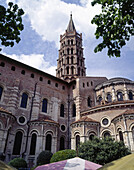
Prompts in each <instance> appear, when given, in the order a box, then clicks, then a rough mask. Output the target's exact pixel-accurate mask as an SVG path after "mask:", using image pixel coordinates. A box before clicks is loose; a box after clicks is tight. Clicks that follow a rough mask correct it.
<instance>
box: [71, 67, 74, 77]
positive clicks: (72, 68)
mask: <svg viewBox="0 0 134 170" xmlns="http://www.w3.org/2000/svg"><path fill="white" fill-rule="evenodd" d="M71 72H72V75H73V74H74V67H73V66H72V67H71Z"/></svg>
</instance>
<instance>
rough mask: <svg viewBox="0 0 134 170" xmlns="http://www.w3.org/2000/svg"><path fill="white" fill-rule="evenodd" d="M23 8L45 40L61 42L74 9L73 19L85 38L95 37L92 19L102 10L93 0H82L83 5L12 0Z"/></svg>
mask: <svg viewBox="0 0 134 170" xmlns="http://www.w3.org/2000/svg"><path fill="white" fill-rule="evenodd" d="M7 1H11V0H7ZM12 1H13V2H14V3H18V5H19V7H21V8H23V9H24V11H25V14H27V15H28V17H29V19H30V21H31V26H32V28H33V29H34V30H35V31H36V32H37V33H38V34H39V35H40V36H42V38H43V40H48V41H55V43H56V45H57V46H58V44H59V35H60V34H61V33H64V31H65V30H66V28H67V25H68V23H69V15H70V12H71V11H72V14H73V20H74V23H75V26H76V29H77V31H78V32H83V34H84V38H86V37H88V38H89V37H90V38H91V37H93V36H94V35H93V33H94V30H95V26H94V25H92V24H91V19H92V18H93V16H95V14H96V13H98V12H99V11H100V7H99V6H97V5H96V6H95V7H92V6H91V0H84V1H83V0H81V4H82V6H79V5H76V4H70V3H65V2H63V1H61V0H32V1H31V0H12Z"/></svg>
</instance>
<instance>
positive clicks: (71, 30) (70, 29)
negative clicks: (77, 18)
mask: <svg viewBox="0 0 134 170" xmlns="http://www.w3.org/2000/svg"><path fill="white" fill-rule="evenodd" d="M74 30H75V26H74V22H73V19H72V14H70V21H69V24H68V27H67V32H73V31H74Z"/></svg>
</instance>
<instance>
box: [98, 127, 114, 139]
mask: <svg viewBox="0 0 134 170" xmlns="http://www.w3.org/2000/svg"><path fill="white" fill-rule="evenodd" d="M105 132H109V133H110V135H111V136H113V131H112V130H111V129H108V128H105V129H103V130H102V131H101V133H100V136H101V137H102V136H103V135H104V133H105Z"/></svg>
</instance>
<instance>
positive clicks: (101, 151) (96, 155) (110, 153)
mask: <svg viewBox="0 0 134 170" xmlns="http://www.w3.org/2000/svg"><path fill="white" fill-rule="evenodd" d="M78 151H79V157H80V158H83V159H86V160H88V161H92V162H95V163H98V164H101V165H104V164H106V163H109V162H111V161H113V160H116V159H119V158H121V157H123V156H126V155H128V154H130V151H129V149H128V148H127V147H126V146H125V145H124V143H123V142H117V141H114V139H112V138H108V137H107V138H103V139H99V138H97V137H95V138H93V140H88V141H86V142H84V143H81V144H80V146H79V148H78Z"/></svg>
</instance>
